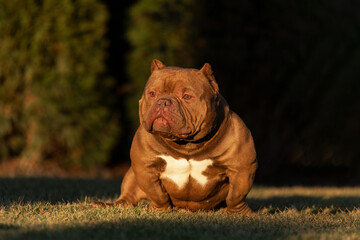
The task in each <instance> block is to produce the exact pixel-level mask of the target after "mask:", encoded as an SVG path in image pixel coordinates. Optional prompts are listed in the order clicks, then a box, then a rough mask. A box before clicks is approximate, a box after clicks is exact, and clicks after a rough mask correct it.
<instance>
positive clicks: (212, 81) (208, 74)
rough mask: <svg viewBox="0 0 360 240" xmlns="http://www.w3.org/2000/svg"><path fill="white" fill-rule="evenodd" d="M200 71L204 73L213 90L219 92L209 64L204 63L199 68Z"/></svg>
mask: <svg viewBox="0 0 360 240" xmlns="http://www.w3.org/2000/svg"><path fill="white" fill-rule="evenodd" d="M200 72H201V73H202V74H204V75H205V77H206V78H207V79H208V80H209V83H210V85H211V87H212V88H213V90H214V91H215V92H216V93H218V92H219V86H218V84H217V82H216V80H215V77H214V75H213V71H212V69H211V66H210V64H208V63H205V64H204V66H203V67H202V68H201V69H200Z"/></svg>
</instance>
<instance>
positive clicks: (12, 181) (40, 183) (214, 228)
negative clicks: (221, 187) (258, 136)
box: [0, 178, 360, 240]
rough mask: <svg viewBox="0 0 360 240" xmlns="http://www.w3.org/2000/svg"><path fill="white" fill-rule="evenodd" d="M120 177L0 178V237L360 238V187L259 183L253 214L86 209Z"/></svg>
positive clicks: (110, 194)
mask: <svg viewBox="0 0 360 240" xmlns="http://www.w3.org/2000/svg"><path fill="white" fill-rule="evenodd" d="M120 184H121V181H120V180H93V179H53V178H0V239H10V240H11V239H40V240H41V239H66V240H70V239H101V240H104V239H172V240H173V239H360V187H301V186H295V187H263V186H255V187H254V188H253V190H252V191H251V193H250V194H249V196H248V202H249V205H250V206H251V207H252V208H253V209H255V210H256V211H257V213H258V214H259V216H256V217H238V216H229V215H227V214H226V212H225V211H224V210H223V209H220V210H217V211H199V212H190V211H185V210H184V211H178V212H171V213H166V212H158V211H151V210H149V209H148V208H147V206H148V202H146V201H144V202H142V203H140V204H139V205H138V206H137V207H135V208H105V209H92V208H89V206H88V203H89V202H91V201H93V200H96V199H102V200H114V199H116V197H117V196H118V194H119V188H120Z"/></svg>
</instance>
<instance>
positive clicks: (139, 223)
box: [4, 217, 296, 240]
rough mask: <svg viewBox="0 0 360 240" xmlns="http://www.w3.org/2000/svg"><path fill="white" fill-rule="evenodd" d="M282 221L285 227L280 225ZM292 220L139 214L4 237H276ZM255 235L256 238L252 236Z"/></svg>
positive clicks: (53, 238)
mask: <svg viewBox="0 0 360 240" xmlns="http://www.w3.org/2000/svg"><path fill="white" fill-rule="evenodd" d="M283 224H285V225H286V226H287V227H281V226H282V225H283ZM295 227H296V226H295V225H294V224H293V223H281V222H280V223H277V225H276V227H274V225H271V224H270V225H266V224H264V222H263V221H262V220H261V219H254V220H251V221H235V222H234V221H232V220H231V219H229V220H224V219H221V220H219V219H218V220H213V219H209V218H197V219H196V220H193V219H189V218H185V219H179V218H176V219H158V218H149V217H145V218H144V217H139V218H138V219H136V220H135V221H134V219H121V220H119V221H109V222H100V223H97V224H92V225H86V226H84V225H80V226H79V225H77V226H66V227H61V228H58V229H47V230H30V231H29V230H28V231H26V230H25V232H24V231H23V232H19V233H17V234H16V235H14V234H13V235H12V237H9V236H4V237H6V239H8V240H10V239H37V240H42V239H51V240H55V239H67V240H71V239H107V240H111V239H172V240H173V239H197V240H198V239H279V237H280V238H282V237H286V236H289V234H291V232H289V229H293V228H295ZM255 236H256V238H255Z"/></svg>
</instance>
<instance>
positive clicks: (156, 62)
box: [151, 59, 166, 72]
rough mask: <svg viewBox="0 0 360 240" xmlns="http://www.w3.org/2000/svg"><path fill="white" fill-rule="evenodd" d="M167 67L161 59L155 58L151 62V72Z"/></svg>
mask: <svg viewBox="0 0 360 240" xmlns="http://www.w3.org/2000/svg"><path fill="white" fill-rule="evenodd" d="M164 67H166V66H165V65H164V64H163V63H162V62H161V61H160V60H157V59H154V60H153V61H152V63H151V72H153V71H156V70H159V69H162V68H164Z"/></svg>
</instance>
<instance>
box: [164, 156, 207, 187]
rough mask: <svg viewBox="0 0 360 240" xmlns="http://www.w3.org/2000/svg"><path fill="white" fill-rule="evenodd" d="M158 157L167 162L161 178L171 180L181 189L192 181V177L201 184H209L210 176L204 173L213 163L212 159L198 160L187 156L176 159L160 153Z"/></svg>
mask: <svg viewBox="0 0 360 240" xmlns="http://www.w3.org/2000/svg"><path fill="white" fill-rule="evenodd" d="M158 157H159V158H161V159H163V160H164V161H165V162H166V166H165V170H164V171H163V172H162V173H161V175H160V179H167V180H171V181H172V182H173V183H175V184H176V185H177V186H178V188H180V189H181V188H183V187H184V186H185V185H186V184H187V183H188V182H189V181H190V177H191V178H192V179H193V180H194V181H196V182H197V183H198V184H200V185H201V186H205V185H206V184H207V182H208V177H207V176H205V175H204V171H205V170H206V169H207V168H208V167H209V166H211V165H212V164H213V161H212V160H211V159H204V160H200V161H198V160H193V159H185V158H180V159H176V158H174V157H172V156H168V155H159V156H158Z"/></svg>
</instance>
